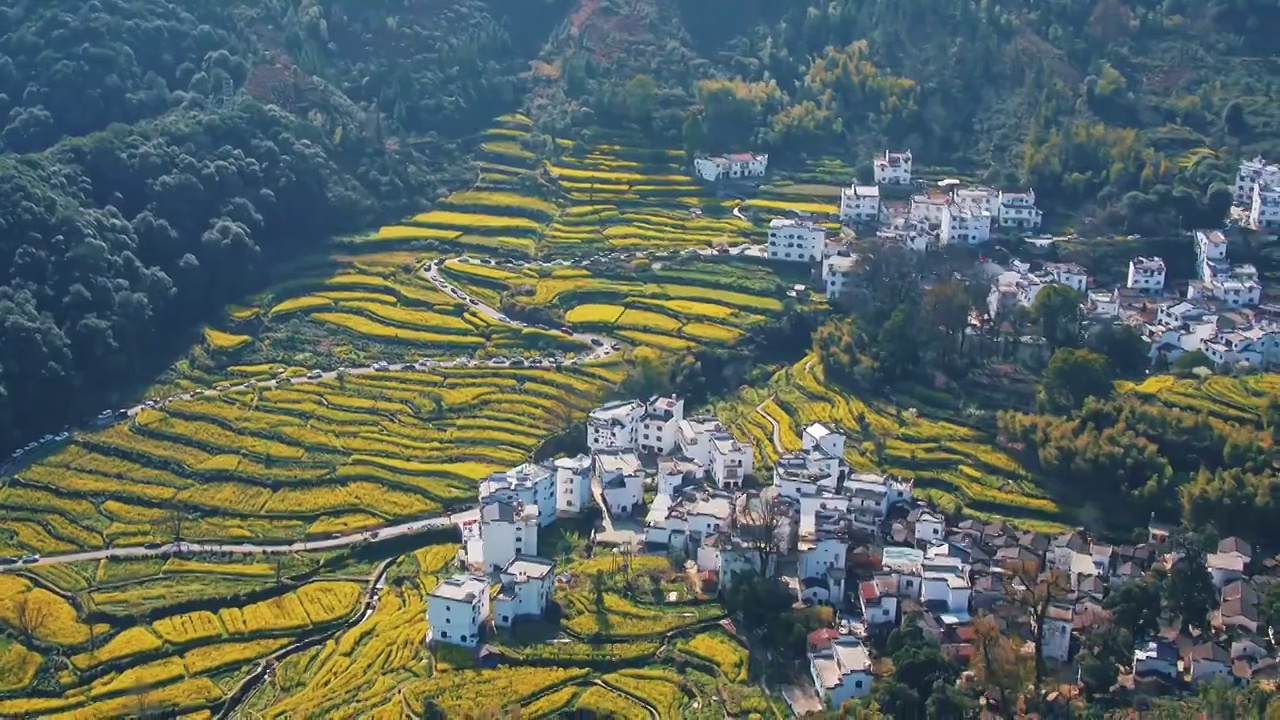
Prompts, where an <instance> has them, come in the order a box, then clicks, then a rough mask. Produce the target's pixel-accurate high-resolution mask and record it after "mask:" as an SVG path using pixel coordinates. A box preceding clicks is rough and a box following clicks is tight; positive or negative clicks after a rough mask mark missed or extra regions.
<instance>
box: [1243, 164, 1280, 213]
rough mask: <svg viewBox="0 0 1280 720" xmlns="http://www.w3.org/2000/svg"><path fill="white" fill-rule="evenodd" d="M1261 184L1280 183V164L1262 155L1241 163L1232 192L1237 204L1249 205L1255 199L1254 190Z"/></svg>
mask: <svg viewBox="0 0 1280 720" xmlns="http://www.w3.org/2000/svg"><path fill="white" fill-rule="evenodd" d="M1259 184H1262V185H1280V165H1273V164H1271V163H1268V162H1267V161H1266V160H1263V159H1262V156H1261V155H1259V156H1257V157H1255V158H1253V159H1252V160H1244V161H1242V162H1241V163H1240V170H1239V172H1238V173H1236V183H1235V187H1234V188H1233V193H1232V195H1234V197H1235V201H1236V204H1237V205H1242V206H1248V205H1249V203H1250V201H1252V200H1253V191H1254V189H1255V188H1256V187H1257V186H1258V185H1259Z"/></svg>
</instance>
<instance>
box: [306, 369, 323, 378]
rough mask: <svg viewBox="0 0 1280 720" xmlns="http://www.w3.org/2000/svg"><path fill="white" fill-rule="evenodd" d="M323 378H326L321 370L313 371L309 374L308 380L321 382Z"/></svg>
mask: <svg viewBox="0 0 1280 720" xmlns="http://www.w3.org/2000/svg"><path fill="white" fill-rule="evenodd" d="M322 377H324V373H323V372H321V371H319V370H312V371H311V372H309V373H307V378H309V379H311V380H319V379H320V378H322Z"/></svg>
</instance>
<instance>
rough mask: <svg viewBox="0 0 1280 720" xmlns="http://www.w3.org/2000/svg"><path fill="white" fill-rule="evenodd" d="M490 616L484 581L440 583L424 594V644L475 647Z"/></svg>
mask: <svg viewBox="0 0 1280 720" xmlns="http://www.w3.org/2000/svg"><path fill="white" fill-rule="evenodd" d="M489 616H490V611H489V582H488V581H487V580H485V579H484V578H483V577H479V576H475V575H455V576H453V577H451V578H447V579H445V580H442V581H441V582H440V583H439V584H438V585H436V586H435V587H434V588H433V589H432V590H431V592H430V593H428V594H427V642H442V643H449V644H451V645H461V646H462V647H475V646H476V645H477V644H478V643H479V642H480V634H481V628H482V627H483V626H484V624H485V622H487V621H488V620H489Z"/></svg>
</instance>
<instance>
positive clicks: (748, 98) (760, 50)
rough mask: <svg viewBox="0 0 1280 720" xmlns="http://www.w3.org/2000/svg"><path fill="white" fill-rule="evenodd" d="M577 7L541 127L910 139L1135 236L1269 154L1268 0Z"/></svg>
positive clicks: (816, 146) (559, 48)
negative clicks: (1243, 161) (1245, 161)
mask: <svg viewBox="0 0 1280 720" xmlns="http://www.w3.org/2000/svg"><path fill="white" fill-rule="evenodd" d="M583 8H584V10H583V12H582V13H581V14H580V15H581V16H582V17H580V18H579V22H578V23H576V24H575V25H574V28H576V32H574V31H570V32H568V33H566V35H567V37H566V38H564V39H563V40H562V41H561V42H560V43H559V44H558V45H554V46H553V47H554V48H555V50H554V52H555V53H557V54H556V55H555V57H556V65H555V67H556V68H557V69H558V76H559V78H560V79H561V80H562V83H561V86H562V87H561V88H559V89H558V90H556V91H552V92H548V93H547V96H548V97H556V98H560V99H561V100H564V99H566V98H567V99H568V100H569V102H567V103H566V102H548V103H546V104H544V105H536V106H535V109H538V110H542V111H543V115H544V116H549V117H550V119H549V121H548V122H549V123H550V124H551V125H552V126H563V125H571V124H573V123H574V122H575V120H576V118H580V117H582V116H583V115H584V114H585V112H584V111H583V110H581V109H579V110H577V111H571V110H567V109H566V108H567V107H572V106H574V105H578V106H580V107H582V108H589V109H590V111H591V112H590V114H589V116H590V118H591V119H592V120H593V121H600V120H603V121H605V122H610V123H618V124H632V125H635V126H637V127H639V128H640V129H641V130H643V131H645V132H648V133H651V134H653V135H655V136H660V137H663V138H665V139H668V140H670V141H678V140H682V141H683V142H684V144H685V145H686V146H687V147H688V148H689V149H691V150H711V151H723V150H727V149H731V148H741V147H744V146H754V147H763V148H766V149H771V150H773V151H774V152H775V157H778V158H779V159H781V160H782V161H783V162H786V158H788V157H791V156H794V155H796V154H799V153H807V154H835V155H841V156H845V157H848V156H852V157H854V158H859V159H860V160H861V161H865V160H869V158H870V157H871V156H872V155H873V154H878V153H879V152H881V151H883V149H884V148H885V147H895V148H903V147H909V148H911V149H912V150H913V151H914V152H915V153H916V157H917V158H926V159H927V160H926V162H927V163H929V164H931V165H937V166H939V167H953V168H959V169H962V170H968V171H973V172H976V174H978V175H980V176H983V177H984V179H986V180H987V181H989V182H992V183H995V184H998V185H1016V184H1024V185H1031V186H1033V187H1035V189H1036V190H1037V192H1038V193H1040V194H1041V197H1044V198H1045V201H1046V204H1049V205H1051V206H1053V208H1054V210H1057V211H1059V212H1061V211H1064V210H1065V211H1077V210H1082V211H1084V212H1083V213H1082V217H1090V218H1092V219H1094V220H1099V221H1102V222H1103V223H1104V224H1105V225H1106V226H1110V227H1114V228H1118V229H1124V230H1125V231H1126V232H1144V233H1149V234H1158V233H1159V232H1161V231H1163V230H1164V229H1165V228H1166V227H1167V226H1168V225H1169V224H1174V225H1176V224H1178V223H1182V224H1184V225H1188V226H1192V225H1198V224H1201V225H1202V224H1207V223H1212V222H1214V221H1216V220H1218V219H1220V218H1221V217H1222V216H1223V214H1224V213H1225V212H1226V209H1227V206H1228V205H1229V199H1228V198H1227V196H1225V195H1224V194H1223V192H1222V191H1221V190H1218V189H1216V188H1215V184H1216V183H1221V182H1223V181H1225V180H1227V179H1228V176H1229V175H1230V174H1231V173H1232V172H1233V170H1234V166H1233V163H1232V161H1233V160H1234V158H1235V157H1236V156H1237V155H1249V156H1250V157H1251V156H1252V153H1258V152H1263V153H1274V152H1275V151H1276V150H1277V145H1276V140H1275V138H1276V131H1277V127H1278V126H1277V120H1278V118H1277V116H1276V114H1275V110H1274V107H1273V106H1272V105H1271V104H1270V103H1269V102H1268V101H1267V98H1269V97H1272V96H1273V95H1274V94H1275V83H1276V77H1277V71H1278V69H1280V66H1278V64H1277V63H1278V61H1277V58H1276V56H1275V53H1274V51H1272V50H1271V49H1270V45H1269V44H1268V43H1269V36H1268V34H1267V31H1266V30H1264V28H1266V27H1268V25H1267V23H1274V22H1276V21H1277V10H1276V8H1275V7H1274V5H1273V4H1268V3H1266V2H1210V3H1190V2H1178V1H1176V0H1128V1H1126V0H1096V1H1094V2H1085V3H1062V2H1050V1H1048V0H1036V1H1032V2H1014V1H1011V0H1010V1H995V2H985V3H958V4H954V3H953V4H947V5H943V6H939V5H937V4H936V3H929V2H924V1H923V0H920V1H914V2H913V1H908V2H898V1H897V0H885V1H877V0H871V1H863V0H858V1H854V0H838V1H837V2H817V1H816V0H815V1H812V2H770V1H769V0H758V1H757V2H745V3H741V2H729V1H728V0H713V1H710V2H704V1H702V0H696V1H695V0H682V1H681V2H677V3H674V4H670V3H661V2H639V3H636V2H602V3H584V4H583ZM585 8H591V10H586V9H585ZM689 108H692V110H689ZM868 171H869V167H867V166H864V170H863V172H868Z"/></svg>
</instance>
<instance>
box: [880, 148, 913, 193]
mask: <svg viewBox="0 0 1280 720" xmlns="http://www.w3.org/2000/svg"><path fill="white" fill-rule="evenodd" d="M871 167H872V171H873V172H874V173H875V181H876V184H877V185H910V184H911V151H910V150H907V151H905V152H890V151H888V150H886V151H885V152H884V157H879V158H876V159H875V160H873V161H872V162H871Z"/></svg>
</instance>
